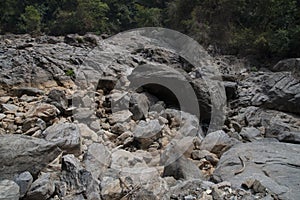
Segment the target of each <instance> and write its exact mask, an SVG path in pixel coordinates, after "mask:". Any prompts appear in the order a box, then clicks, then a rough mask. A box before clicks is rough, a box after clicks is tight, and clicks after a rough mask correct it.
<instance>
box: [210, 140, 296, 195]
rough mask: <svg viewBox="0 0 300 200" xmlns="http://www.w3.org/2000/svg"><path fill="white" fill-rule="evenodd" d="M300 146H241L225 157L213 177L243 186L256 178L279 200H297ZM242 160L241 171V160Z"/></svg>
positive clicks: (256, 144)
mask: <svg viewBox="0 0 300 200" xmlns="http://www.w3.org/2000/svg"><path fill="white" fill-rule="evenodd" d="M299 153H300V147H299V145H294V144H285V143H278V142H275V143H274V142H255V143H244V144H238V145H236V146H234V147H232V148H231V149H230V150H229V151H227V152H226V153H224V154H223V156H222V157H221V159H220V161H219V163H218V165H217V168H216V170H215V172H214V176H215V178H216V179H217V180H221V181H229V182H231V184H232V185H233V186H234V187H241V185H242V184H243V183H245V182H246V181H247V179H251V178H253V179H256V180H257V181H259V182H260V184H262V185H263V187H265V188H267V189H268V190H269V191H270V193H271V194H274V195H275V196H277V197H278V198H280V199H297V198H298V197H299V196H300V193H299V187H298V186H299V184H300V183H299V181H300V174H299V169H300V156H299V155H300V154H299ZM239 156H240V157H241V159H243V160H244V161H243V162H244V164H245V169H244V171H242V172H241V173H239V174H236V175H235V172H237V171H239V170H240V169H241V168H242V163H241V161H240V160H239V158H238V157H239Z"/></svg>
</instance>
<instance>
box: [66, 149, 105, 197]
mask: <svg viewBox="0 0 300 200" xmlns="http://www.w3.org/2000/svg"><path fill="white" fill-rule="evenodd" d="M61 180H62V181H63V182H65V183H66V186H67V188H68V191H72V190H74V191H78V192H79V193H84V194H85V195H86V196H87V198H88V199H90V197H94V198H95V199H100V196H99V195H100V183H99V181H98V180H95V179H94V178H93V176H92V174H91V172H89V171H87V170H86V169H85V168H84V167H83V166H82V164H81V163H80V161H79V160H78V159H77V158H75V157H74V155H72V154H68V155H65V156H63V158H62V174H61Z"/></svg>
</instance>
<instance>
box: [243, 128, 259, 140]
mask: <svg viewBox="0 0 300 200" xmlns="http://www.w3.org/2000/svg"><path fill="white" fill-rule="evenodd" d="M240 135H241V136H242V137H243V138H244V139H245V140H247V141H254V140H257V139H258V137H259V136H261V133H260V130H258V129H257V128H254V127H245V128H242V130H241V132H240Z"/></svg>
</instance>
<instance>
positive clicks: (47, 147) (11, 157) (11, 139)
mask: <svg viewBox="0 0 300 200" xmlns="http://www.w3.org/2000/svg"><path fill="white" fill-rule="evenodd" d="M25 149H26V151H25ZM60 153H61V150H60V149H59V148H58V147H57V145H56V144H55V143H53V142H48V141H46V140H44V139H37V138H33V137H28V136H23V135H1V136H0V160H1V162H0V179H4V178H9V179H13V177H14V175H15V174H19V173H22V172H24V171H29V172H30V173H31V174H32V175H33V176H34V177H35V176H37V175H38V173H39V172H40V170H41V169H43V168H44V167H45V166H46V165H47V164H48V163H50V162H51V161H52V160H54V159H55V158H56V157H57V156H58V155H59V154H60Z"/></svg>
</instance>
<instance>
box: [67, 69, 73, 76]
mask: <svg viewBox="0 0 300 200" xmlns="http://www.w3.org/2000/svg"><path fill="white" fill-rule="evenodd" d="M65 74H66V76H71V77H74V76H75V72H74V70H73V69H68V70H67V71H66V72H65Z"/></svg>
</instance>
